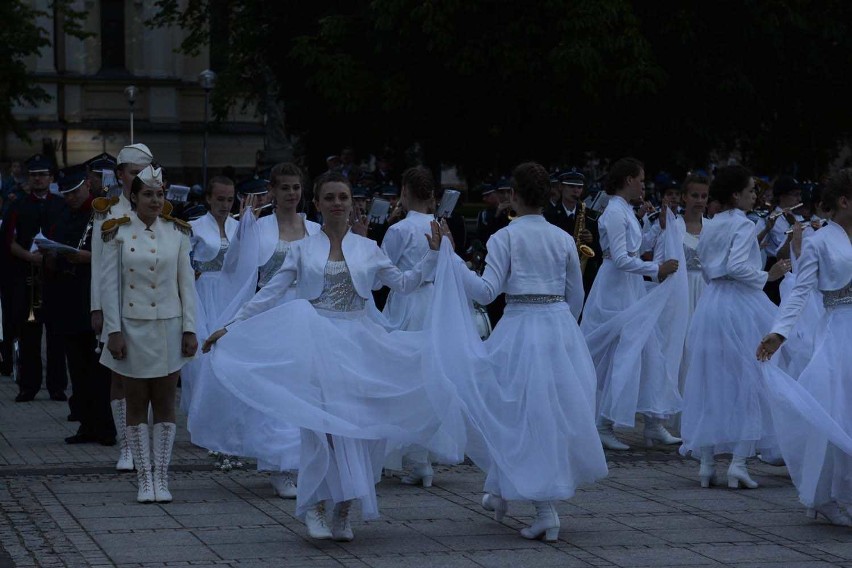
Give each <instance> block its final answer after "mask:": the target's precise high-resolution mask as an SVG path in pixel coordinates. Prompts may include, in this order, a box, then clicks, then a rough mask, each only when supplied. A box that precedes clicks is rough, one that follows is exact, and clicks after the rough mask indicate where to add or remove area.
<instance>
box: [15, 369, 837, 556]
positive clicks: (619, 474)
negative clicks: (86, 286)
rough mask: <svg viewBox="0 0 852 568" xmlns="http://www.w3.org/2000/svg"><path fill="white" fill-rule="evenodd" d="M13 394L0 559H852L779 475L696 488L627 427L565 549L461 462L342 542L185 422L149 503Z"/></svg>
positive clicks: (683, 468) (682, 468)
mask: <svg viewBox="0 0 852 568" xmlns="http://www.w3.org/2000/svg"><path fill="white" fill-rule="evenodd" d="M15 392H16V389H15V386H14V384H13V383H12V382H11V381H10V380H9V379H8V378H6V377H3V378H0V568H7V567H12V566H46V567H60V566H69V567H82V566H120V567H128V568H130V567H134V568H136V567H139V568H142V567H165V566H192V567H214V566H215V567H220V568H224V567H233V568H261V567H289V566H292V567H311V568H326V567H341V566H343V567H347V568H355V567H374V568H407V567H412V568H424V567H429V566H440V567H448V568H476V567H493V568H499V567H516V566H531V567H551V566H552V567H567V568H571V567H575V566H595V567H609V566H624V567H642V566H736V567H742V568H763V567H776V566H784V567H790V568H797V567H800V568H805V567H807V568H817V567H820V566H841V567H848V568H852V530H850V529H846V528H840V527H833V526H831V525H828V524H826V523H824V522H817V521H812V520H810V519H808V518H806V517H805V515H804V511H803V509H802V507H801V506H800V505H799V504H798V501H797V498H796V493H795V490H794V489H793V487H792V485H791V483H790V481H789V479H788V478H787V476H786V470H785V469H784V468H777V467H770V466H766V465H763V464H759V463H756V462H752V463H751V464H750V467H751V470H752V472H753V475H754V477H755V478H756V479H757V480H758V481H759V482H760V484H761V488H760V489H757V490H752V491H748V490H736V491H735V490H729V489H726V488H723V487H719V488H712V489H701V488H700V487H699V485H698V480H697V469H698V467H697V462H695V461H692V460H688V459H684V458H681V457H680V456H678V454H677V452H676V448H673V447H667V448H666V447H656V448H652V449H645V448H641V438H640V436H639V435H638V434H637V433H636V432H630V433H626V435H625V438H626V439H627V440H628V441H629V442H631V443H632V444H633V445H634V447H635V448H636V449H634V450H632V451H629V452H610V453H609V454H608V456H607V458H608V462H609V466H610V474H609V477H607V478H606V479H605V480H604V481H602V482H600V483H598V484H596V485H594V486H590V487H585V488H583V489H582V490H580V491H579V492H578V494H577V495H576V496H575V497H574V498H573V499H571V500H570V501H568V502H565V503H561V504H560V505H559V507H558V509H559V513H560V516H561V520H562V530H561V533H560V540H559V542H556V543H543V542H537V541H535V542H533V541H527V540H524V539H523V538H521V537H520V536H519V535H518V529H520V528H521V527H523V526H524V525H525V524H526V523H528V522H529V520H530V517H531V515H532V514H533V509H532V506H531V505H530V504H528V503H520V504H512V507H511V508H510V511H509V515H507V517H506V519H505V520H504V522H503V523H502V524H499V523H496V522H494V520H493V519H491V518H490V517H489V515H488V514H487V513H486V512H485V511H483V510H482V508H481V507H480V505H479V501H480V497H481V493H480V490H481V487H482V482H483V475H482V474H481V473H480V472H479V471H478V470H477V469H476V468H475V467H473V466H471V465H460V466H454V467H438V468H437V469H436V475H435V483H434V486H433V487H431V488H429V489H422V488H415V487H408V486H404V485H401V484H400V483H399V480H398V479H395V478H390V479H387V478H386V479H383V481H382V482H381V484H380V485H379V486H378V494H379V504H380V507H381V512H382V519H381V520H379V521H371V522H355V523H354V529H355V534H356V538H355V541H354V542H351V543H334V542H330V541H313V540H310V539H308V538H307V536H306V534H305V530H304V526H303V525H302V523H301V522H300V521H299V520H297V519H296V518H295V517H294V516H293V512H294V509H295V502H294V501H289V500H282V499H278V498H276V497H274V496H273V494H272V491H271V489H270V487H269V480H268V477H267V475H266V474H261V473H256V472H253V471H251V470H235V471H231V472H228V473H223V472H220V471H216V470H214V469H213V467H212V463H213V462H212V460H211V458H210V457H209V456H208V455H207V452H206V451H205V450H203V449H200V448H197V447H195V446H193V445H192V444H191V443H190V442H189V439H188V435H187V433H186V429H185V427H184V426H185V425H184V424H181V425H180V429H179V435H178V438H177V442H176V446H175V456H174V473H173V475H172V482H171V487H172V492H173V494H174V497H175V500H174V502H172V503H170V504H164V505H158V504H150V505H139V504H137V503H135V495H136V494H135V492H136V483H135V475H134V474H132V473H129V474H127V473H124V474H120V473H116V472H115V471H114V470H113V469H112V468H113V465H114V460H115V448H105V447H102V446H99V445H90V444H84V445H76V446H67V445H65V444H64V443H63V441H62V439H63V438H64V437H65V436H67V435H70V434H72V433H73V431H74V429H75V427H76V425H75V424H71V423H68V422H66V420H65V418H66V415H67V412H68V407H67V404H65V403H59V402H51V401H49V400H47V395H46V393H42V394H41V395H40V396H39V397H38V399H37V400H36V401H34V402H32V403H27V404H15V403H14V402H12V401H13V399H14V396H15ZM719 470H720V473H722V474H723V473H724V464H720V466H719ZM356 518H357V515H356Z"/></svg>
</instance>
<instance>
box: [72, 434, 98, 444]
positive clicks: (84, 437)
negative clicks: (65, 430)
mask: <svg viewBox="0 0 852 568" xmlns="http://www.w3.org/2000/svg"><path fill="white" fill-rule="evenodd" d="M96 441H97V439H96V438H95V437H94V436H92V435H91V434H81V433H79V432H78V433H76V434H74V435H73V436H68V437H67V438H65V443H66V444H89V443H91V442H96Z"/></svg>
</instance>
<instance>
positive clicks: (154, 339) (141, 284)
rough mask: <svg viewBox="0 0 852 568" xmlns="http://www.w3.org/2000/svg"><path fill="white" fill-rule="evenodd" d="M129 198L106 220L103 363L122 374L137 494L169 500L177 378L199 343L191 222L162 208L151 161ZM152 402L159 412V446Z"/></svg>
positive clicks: (156, 172) (157, 177)
mask: <svg viewBox="0 0 852 568" xmlns="http://www.w3.org/2000/svg"><path fill="white" fill-rule="evenodd" d="M130 202H131V204H132V205H133V209H134V211H133V212H131V213H130V214H129V215H127V216H125V217H121V218H120V219H108V220H106V221H104V223H103V225H102V227H101V232H102V236H103V242H104V251H103V254H104V257H103V266H102V269H101V273H102V277H103V283H102V284H103V286H102V287H101V291H102V294H103V305H102V307H103V314H104V330H105V332H106V333H107V335H108V337H109V339H108V341H107V349H105V350H104V352H103V353H102V354H101V364H103V365H105V366H106V367H109V368H110V369H111V370H112V371H113V372H115V373H116V374H117V375H119V377H121V379H122V381H123V382H124V390H125V394H126V396H127V438H128V440H129V442H130V447H131V450H132V451H133V462H134V464H135V465H136V476H137V480H138V483H139V487H138V493H137V497H136V499H137V501H139V502H140V503H150V502H153V501H157V502H164V503H167V502H169V501H171V500H172V495H171V492H170V491H169V487H168V468H169V462H170V461H171V457H172V446H173V444H174V440H175V432H176V429H177V426H176V424H175V399H176V396H177V379H178V374H179V372H180V369H181V367H182V366H183V365H184V364H185V363H186V362H187V361H189V359H190V358H191V357H193V356H194V355H195V351H196V349H197V348H198V343H197V341H196V336H195V287H194V286H193V280H194V274H193V271H192V266H191V265H190V261H189V248H190V244H189V233H190V231H191V228H190V226H189V224H188V223H184V222H183V221H181V220H179V219H175V218H173V217H171V216H169V215H168V214H167V213H164V211H163V207H164V205H165V204H166V203H168V202H167V201H166V199H165V194H164V191H163V176H162V170H161V169H160V168H154V167H153V166H152V165H149V166H147V167H146V168H145V169H143V170H142V171H141V172H140V173H139V175H138V176H136V178H135V179H134V180H133V184H132V185H131V188H130ZM149 405H150V407H151V409H152V410H153V415H154V427H153V436H154V440H153V448H152V444H151V440H150V439H149V433H148V407H149ZM152 449H153V455H154V463H153V466H152V464H151V455H150V454H151V450H152Z"/></svg>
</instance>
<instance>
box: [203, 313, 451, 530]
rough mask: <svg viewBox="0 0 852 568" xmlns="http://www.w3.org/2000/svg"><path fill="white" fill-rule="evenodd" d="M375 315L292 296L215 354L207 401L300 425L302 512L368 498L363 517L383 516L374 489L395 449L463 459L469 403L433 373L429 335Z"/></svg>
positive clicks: (248, 323)
mask: <svg viewBox="0 0 852 568" xmlns="http://www.w3.org/2000/svg"><path fill="white" fill-rule="evenodd" d="M369 309H370V308H368V309H367V310H361V311H357V312H327V311H318V310H316V309H314V307H313V306H311V305H310V303H308V302H307V301H304V300H294V301H292V302H288V303H286V304H282V305H279V306H277V307H276V308H273V309H271V310H269V311H267V312H264V313H262V314H259V315H257V316H255V317H253V318H250V319H248V320H245V321H242V322H239V323H236V324H233V325H231V326H229V332H228V334H227V335H225V336H224V337H223V338H222V339H221V340H219V342H218V343H217V345H216V347H215V348H214V351H213V356H212V359H211V362H212V369H213V374H212V377H211V382H213V383H214V384H215V385H216V388H215V389H211V392H213V394H214V396H211V397H210V399H209V400H208V401H207V404H209V405H212V408H214V409H215V408H219V406H220V405H226V404H231V401H232V400H233V399H237V401H239V404H242V405H245V406H246V407H248V408H249V409H251V411H252V412H258V413H261V414H262V415H263V416H264V418H265V419H266V420H268V421H270V422H271V423H272V424H275V425H277V426H278V427H280V428H287V427H289V426H298V427H299V428H301V430H302V432H301V452H300V463H299V470H300V471H299V483H298V495H297V500H298V502H297V514H298V515H304V513H305V512H306V509H307V508H308V507H309V506H311V505H313V504H314V503H317V502H318V501H324V500H328V499H331V500H333V501H335V502H338V501H344V500H350V499H360V500H361V502H362V515H363V516H364V518H367V519H369V518H375V517H377V515H378V506H377V503H376V495H375V487H374V485H375V483H376V482H377V481H378V479H379V475H380V473H381V464H382V461H383V459H384V457H385V449H386V447H387V446H389V445H390V446H395V447H396V446H400V445H406V444H419V445H421V446H423V447H424V448H426V449H427V450H429V451H430V452H432V453H433V454H435V455H436V456H438V457H439V458H441V459H445V460H448V461H460V460H461V459H463V450H464V445H465V428H464V420H463V415H462V409H461V404H460V402H459V398H458V395H457V393H456V390H455V387H454V386H453V384H452V383H450V382H449V381H448V380H447V379H446V378H445V377H444V376H442V375H441V374H440V373H436V372H434V366H433V361H434V360H435V359H436V358H435V357H434V356H433V352H432V351H431V349H430V347H429V344H428V342H427V341H425V335H424V333H422V332H399V331H393V332H388V331H386V329H385V327H383V326H382V325H380V324H379V323H377V321H376V320H374V319H373V317H372V316H371V315H370V314H369V313H368V310H369ZM373 310H374V308H373ZM376 315H378V314H376ZM214 391H215V392H214ZM217 394H221V395H223V398H222V399H221V400H218V401H217V399H216V396H215V395H217ZM207 427H209V428H215V424H213V423H212V422H210V421H208V423H207ZM207 434H208V435H211V436H213V437H216V436H226V435H228V434H229V432H228V430H227V428H226V429H224V431H221V432H219V433H218V434H217V433H210V432H208V433H207Z"/></svg>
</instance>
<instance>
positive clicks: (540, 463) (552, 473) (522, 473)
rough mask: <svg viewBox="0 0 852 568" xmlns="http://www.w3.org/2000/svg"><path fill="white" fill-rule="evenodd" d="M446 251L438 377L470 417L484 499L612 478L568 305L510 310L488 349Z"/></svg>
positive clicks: (541, 496) (590, 374)
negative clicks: (448, 381) (445, 381)
mask: <svg viewBox="0 0 852 568" xmlns="http://www.w3.org/2000/svg"><path fill="white" fill-rule="evenodd" d="M462 270H467V268H466V267H465V266H464V265H463V263H461V262H459V261H458V259H453V258H452V257H451V255H450V253H449V252H448V251H447V250H442V253H441V257H440V259H439V266H438V271H437V275H436V283H435V286H436V291H435V302H434V304H433V305H434V309H433V312H432V317H433V318H434V320H435V322H437V324H438V325H432V326H431V327H430V328H429V330H430V332H431V333H432V339H431V342H432V343H433V344H434V345H435V346H436V348H437V353H438V354H439V358H438V360H437V363H438V368H437V369H436V372H438V373H440V374H446V375H447V376H449V377H452V380H453V382H454V383H455V384H456V386H457V388H458V394H459V396H460V397H461V400H462V401H463V402H464V405H465V408H466V411H467V419H468V428H469V435H468V446H467V450H466V453H467V454H468V456H469V457H470V458H471V459H472V460H473V461H474V463H476V464H477V465H478V466H479V467H480V468H482V470H483V471H485V473H486V474H487V478H486V481H485V487H484V489H485V491H486V492H489V493H493V494H496V495H500V496H502V497H503V498H504V499H509V500H522V499H523V500H527V499H529V500H534V501H550V500H558V499H568V498H570V497H571V496H573V495H574V493H575V491H576V489H577V487H578V486H580V485H582V484H586V483H592V482H594V481H596V480H598V479H600V478H602V477H604V476H606V474H607V466H606V460H605V458H604V454H603V450H602V449H601V445H600V442H599V441H598V437H597V431H596V429H595V418H594V401H595V374H594V366H593V365H592V361H591V358H590V357H589V352H588V349H587V348H586V345H585V341H584V340H583V335H582V333H580V330H579V327H578V326H577V323H576V320H575V319H574V316H573V315H572V313H571V311H570V309H569V307H568V305H567V304H565V303H563V302H559V303H553V304H510V305H508V306H506V310H505V312H504V314H503V317H502V318H501V319H500V323H499V324H498V325H497V326H496V327H495V329H494V332H493V333H492V334H491V336H490V337H489V338H488V339H487V340H486V341H485V342H483V341H481V340H480V338H479V334H478V332H477V330H476V328H475V326H474V323H473V321H472V319H471V317H470V313H471V312H470V304H469V302H468V301H467V300H466V299H465V297H464V289H463V286H462V282H461V277H460V273H458V272H456V271H462Z"/></svg>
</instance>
